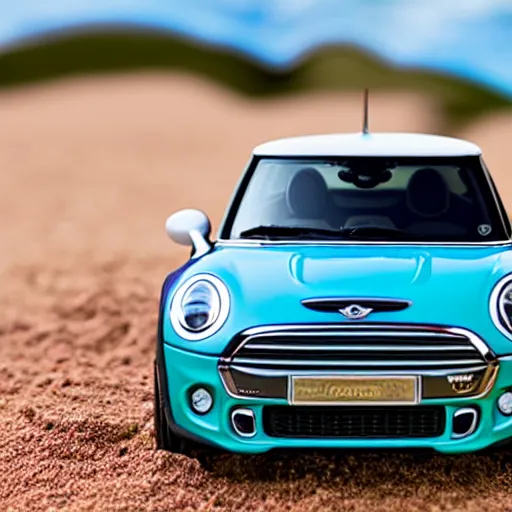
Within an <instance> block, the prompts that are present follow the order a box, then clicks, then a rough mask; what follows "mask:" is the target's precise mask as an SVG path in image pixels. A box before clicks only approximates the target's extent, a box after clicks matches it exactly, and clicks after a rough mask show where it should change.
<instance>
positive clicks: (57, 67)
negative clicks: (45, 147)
mask: <svg viewBox="0 0 512 512" xmlns="http://www.w3.org/2000/svg"><path fill="white" fill-rule="evenodd" d="M134 70H169V71H186V72H188V73H192V74H196V75H199V76H203V77H206V78H208V79H213V80H215V81H217V82H219V83H222V84H224V85H225V86H227V87H229V88H231V89H234V90H236V91H238V92H239V93H241V94H244V95H248V96H258V97H260V96H275V95H285V94H290V93H297V92H305V91H355V90H361V89H362V88H364V87H370V89H371V90H372V91H375V90H376V91H388V92H389V91H395V92H396V91H398V92H399V91H407V92H408V93H409V92H411V91H412V92H416V93H420V94H422V95H424V96H431V97H432V98H433V99H434V100H435V101H436V102H437V104H438V105H439V106H440V115H441V120H440V125H441V126H443V127H444V128H443V129H444V130H445V131H451V130H453V129H455V128H457V127H459V126H460V125H463V124H466V123H467V122H469V121H472V120H474V119H475V118H477V117H479V116H481V115H483V114H485V115H487V114H489V113H490V112H492V111H496V110H499V109H502V108H505V107H510V106H511V105H512V100H511V99H510V98H509V97H505V96H503V95H501V94H500V93H498V92H496V91H493V90H490V89H487V88H485V87H484V86H482V85H480V84H477V83H472V82H469V81H464V80H461V79H459V78H456V77H454V76H448V75H442V74H439V73H433V72H427V71H424V70H417V69H404V68H403V67H402V68H397V67H393V66H392V65H390V64H389V63H387V62H384V61H382V60H380V59H378V58H377V57H375V56H374V55H371V54H369V53H367V52H363V51H362V50H359V49H357V48H349V47H328V48H323V49H320V50H318V51H316V52H314V53H312V54H310V55H309V56H308V57H307V58H306V59H305V60H303V61H302V62H300V63H298V64H297V65H296V66H295V67H292V68H287V69H284V70H278V69H276V68H270V67H265V66H264V65H263V64H261V63H260V62H256V61H251V60H248V59H247V57H245V56H242V55H240V54H235V53H232V52H229V51H222V50H219V49H213V48H211V47H207V46H201V45H198V44H197V43H192V42H189V41H187V40H182V39H179V38H173V37H170V36H169V35H168V34H163V33H155V32H140V31H115V32H107V31H105V32H96V33H90V32H89V33H86V34H77V33H72V34H67V35H65V36H63V35H61V36H59V37H54V38H45V39H43V40H38V41H37V42H33V43H32V44H26V45H24V46H20V47H13V48H11V49H10V50H8V51H7V52H6V53H3V54H0V88H11V87H17V86H19V85H22V84H30V83H33V82H40V81H46V80H54V79H56V78H60V77H65V76H70V75H88V74H98V73H112V72H120V71H134ZM339 115H340V116H342V115H343V113H342V112H339Z"/></svg>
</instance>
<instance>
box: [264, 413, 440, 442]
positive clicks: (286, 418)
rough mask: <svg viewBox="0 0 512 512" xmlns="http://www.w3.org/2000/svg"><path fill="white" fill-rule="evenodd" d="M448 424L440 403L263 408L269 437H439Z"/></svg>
mask: <svg viewBox="0 0 512 512" xmlns="http://www.w3.org/2000/svg"><path fill="white" fill-rule="evenodd" d="M445 423H446V420H445V410H444V407H440V406H439V407H438V406H407V407H405V406H400V407H390V406H387V407H370V406H367V407H353V406H342V407H334V406H332V407H317V406H314V407H309V406H308V407H306V406H266V407H264V408H263V428H264V430H265V433H266V434H267V435H268V436H270V437H288V438H340V439H342V438H381V439H384V438H390V437H393V438H398V437H399V438H418V437H438V436H440V435H442V434H443V432H444V429H445Z"/></svg>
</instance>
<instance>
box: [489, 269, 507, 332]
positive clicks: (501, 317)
mask: <svg viewBox="0 0 512 512" xmlns="http://www.w3.org/2000/svg"><path fill="white" fill-rule="evenodd" d="M489 311H490V314H491V318H492V320H493V322H494V325H495V326H496V327H497V328H498V330H499V331H500V332H501V333H502V334H504V335H505V336H506V337H507V338H509V339H510V340H512V274H508V275H506V276H505V277H503V278H501V279H500V280H499V281H498V282H497V283H496V285H495V286H494V289H493V291H492V293H491V299H490V301H489Z"/></svg>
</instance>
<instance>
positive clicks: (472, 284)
mask: <svg viewBox="0 0 512 512" xmlns="http://www.w3.org/2000/svg"><path fill="white" fill-rule="evenodd" d="M511 272H512V251H511V247H510V246H509V245H502V246H491V247H489V246H466V247H464V246H453V247H450V246H445V245H442V246H435V245H432V246H427V245H421V246H420V245H418V246H415V245H407V246H404V245H392V244H389V245H386V246H383V245H378V246H374V245H371V244H368V245H365V244H353V245H343V246H340V245H337V246H335V245H329V244H324V245H308V244H304V245H293V244H291V245H283V246H275V245H274V246H267V247H264V246H258V245H251V244H247V245H246V246H244V244H243V243H241V244H237V243H232V244H230V243H221V244H218V245H217V246H215V248H214V250H213V251H212V252H211V253H209V254H207V255H205V256H203V257H202V258H200V259H198V260H196V261H194V262H193V263H192V264H190V265H189V266H188V267H187V268H186V269H185V270H184V271H183V272H182V273H181V275H180V276H179V278H178V279H176V280H175V281H174V282H173V283H172V284H171V285H170V286H169V288H168V289H167V291H166V294H165V296H164V297H163V303H162V307H163V312H164V314H163V316H162V321H163V330H162V332H163V344H164V354H165V364H166V368H167V371H168V393H169V396H170V397H172V407H173V415H174V420H175V422H176V423H177V424H178V425H179V426H180V427H181V428H182V429H184V430H186V431H187V432H189V433H191V434H193V435H194V436H195V437H196V438H199V439H205V440H208V441H210V442H211V443H213V444H214V445H218V446H221V447H223V448H225V449H228V450H231V451H235V452H236V451H238V452H248V453H259V452H264V451H267V450H269V449H272V448H286V447H290V448H291V447H294V448H297V447H313V448H315V447H318V448H322V447H340V448H349V447H351V448H354V447H367V448H368V447H383V448H400V447H402V448H403V447H417V448H434V449H436V450H439V451H441V452H446V453H450V452H464V451H473V450H479V449H482V448H485V447H488V446H490V445H492V444H495V443H497V442H499V441H503V440H506V439H507V438H509V437H511V436H512V418H510V417H506V416H503V415H502V414H501V413H500V412H499V411H498V410H497V408H496V400H497V397H498V396H499V395H500V393H501V392H503V391H504V390H505V389H507V388H510V387H512V355H511V354H512V341H511V340H510V339H508V338H507V337H506V336H505V335H504V334H502V332H500V331H499V330H498V329H497V327H496V326H495V325H494V323H493V321H492V318H491V315H490V311H489V299H490V295H491V292H492V289H493V287H494V286H495V284H496V283H497V282H498V281H499V280H500V279H501V278H502V277H503V276H505V275H507V274H509V273H511ZM197 273H209V274H212V275H215V276H217V277H219V278H220V279H222V280H223V281H224V283H225V284H226V286H227V288H228V290H229V293H230V297H231V304H232V305H231V311H230V314H229V317H228V319H227V321H226V323H225V324H224V325H223V326H222V328H221V329H220V330H219V331H218V332H217V333H215V334H214V335H212V336H211V337H209V338H207V339H206V340H203V341H197V342H194V341H187V340H183V339H181V338H180V337H179V336H177V335H176V333H175V332H174V331H173V328H172V326H171V322H170V320H169V315H168V314H166V312H168V311H169V308H170V301H171V298H172V296H173V290H174V289H175V288H176V287H177V286H179V284H180V283H182V282H183V281H185V280H186V279H187V278H189V277H191V276H192V275H194V274H197ZM318 296H325V297H329V296H349V297H367V296H380V297H391V298H398V299H400V298H407V299H408V300H410V301H411V302H412V306H411V307H409V308H407V309H406V310H404V311H398V312H391V313H389V312H386V313H382V314H380V313H375V314H374V315H372V319H371V322H377V323H378V322H390V323H397V324H436V325H441V326H443V325H446V326H451V327H453V326H455V327H463V328H465V329H468V330H470V331H472V332H474V333H476V334H477V335H478V336H479V337H480V338H482V339H483V340H484V341H485V343H486V344H487V345H488V346H489V348H491V350H492V351H493V352H494V353H495V354H496V356H497V357H498V360H499V370H498V374H497V378H496V381H495V383H494V386H493V387H492V390H491V391H490V392H489V393H488V394H486V396H485V397H482V398H478V399H472V398H460V399H459V398H456V399H453V398H451V399H449V400H446V399H445V400H424V401H423V402H422V403H432V404H442V405H446V408H447V417H449V416H450V411H453V410H455V409H456V408H458V407H461V406H462V405H464V404H466V405H467V404H477V405H478V406H479V407H480V409H481V414H482V420H481V422H480V424H479V426H478V428H477V430H476V431H475V432H474V433H473V434H471V435H470V436H468V437H467V438H464V439H452V437H451V432H450V429H449V428H448V427H447V428H446V430H445V432H444V434H443V435H441V436H439V437H436V438H428V439H421V438H420V439H283V438H271V437H268V436H266V435H265V433H264V432H263V430H262V428H261V409H262V407H263V406H265V405H269V404H286V403H287V402H286V401H285V400H280V399H258V398H250V399H240V398H233V397H231V396H230V395H229V394H228V392H227V391H226V389H225V387H224V385H223V382H222V380H221V378H220V376H219V371H218V363H219V357H220V355H221V354H222V352H223V351H224V350H225V348H226V346H227V345H228V343H229V341H230V340H231V339H232V338H233V336H235V335H236V334H237V333H239V332H241V331H243V330H246V329H248V328H251V327H256V326H261V325H278V324H297V323H304V324H315V323H324V322H325V323H330V322H333V318H332V314H331V313H322V312H317V311H312V310H309V309H306V308H305V307H304V306H303V305H302V304H301V300H303V299H307V298H310V297H318ZM336 321H337V322H340V323H342V322H350V323H352V324H353V323H354V321H351V320H347V319H344V318H343V317H341V315H340V317H339V318H336ZM360 322H364V323H365V324H368V323H370V322H369V321H368V320H367V319H365V320H361V321H360ZM198 382H200V383H202V384H204V385H206V386H208V387H209V388H210V389H212V390H214V398H215V402H214V406H213V408H212V410H211V411H210V412H208V413H207V414H206V415H204V416H198V415H196V414H195V413H194V412H193V411H192V410H191V408H190V407H189V405H188V390H189V389H190V387H191V386H192V385H194V384H196V383H198ZM248 403H249V404H250V407H251V408H253V410H254V411H255V417H256V423H257V426H258V427H259V428H257V434H256V435H255V436H254V437H252V438H251V439H243V438H241V437H240V436H237V435H236V433H235V432H233V430H232V428H231V426H230V424H229V419H228V418H229V411H230V410H231V409H232V408H233V407H234V406H237V405H238V406H240V405H243V406H247V405H248Z"/></svg>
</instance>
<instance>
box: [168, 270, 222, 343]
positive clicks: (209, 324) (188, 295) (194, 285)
mask: <svg viewBox="0 0 512 512" xmlns="http://www.w3.org/2000/svg"><path fill="white" fill-rule="evenodd" d="M229 308H230V297H229V292H228V289H227V287H226V285H225V284H224V283H223V282H222V281H221V280H220V279H219V278H218V277H215V276H213V275H211V274H197V275H195V276H193V277H191V278H189V279H187V280H186V281H185V282H184V283H183V284H181V285H180V286H179V287H178V289H177V290H176V292H175V293H174V296H173V298H172V300H171V305H170V319H171V325H172V327H173V328H174V330H175V331H176V333H177V334H178V335H179V336H180V337H181V338H183V339H186V340H189V341H199V340H202V339H205V338H208V337H209V336H211V335H212V334H215V333H216V332H217V331H218V330H219V329H220V328H221V327H222V325H223V324H224V322H225V321H226V319H227V317H228V314H229Z"/></svg>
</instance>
